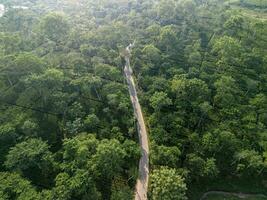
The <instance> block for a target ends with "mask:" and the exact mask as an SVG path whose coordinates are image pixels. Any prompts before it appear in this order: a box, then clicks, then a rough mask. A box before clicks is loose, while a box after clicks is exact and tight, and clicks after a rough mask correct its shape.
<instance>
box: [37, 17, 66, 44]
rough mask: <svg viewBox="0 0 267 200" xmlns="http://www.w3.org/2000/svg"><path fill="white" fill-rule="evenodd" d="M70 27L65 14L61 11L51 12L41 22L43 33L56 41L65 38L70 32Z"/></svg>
mask: <svg viewBox="0 0 267 200" xmlns="http://www.w3.org/2000/svg"><path fill="white" fill-rule="evenodd" d="M69 29H70V28H69V24H68V22H67V20H66V18H65V16H63V15H61V14H59V13H49V14H47V15H46V16H44V17H43V18H42V20H41V22H40V30H41V33H42V34H43V35H44V36H45V37H47V38H48V39H50V40H52V41H55V42H60V41H62V40H64V39H65V38H66V36H67V35H68V33H69Z"/></svg>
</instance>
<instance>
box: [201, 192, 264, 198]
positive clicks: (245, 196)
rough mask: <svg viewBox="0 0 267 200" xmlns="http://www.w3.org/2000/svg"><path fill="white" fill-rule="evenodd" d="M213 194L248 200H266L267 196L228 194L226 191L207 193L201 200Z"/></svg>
mask: <svg viewBox="0 0 267 200" xmlns="http://www.w3.org/2000/svg"><path fill="white" fill-rule="evenodd" d="M212 194H215V195H216V194H217V195H224V196H235V197H238V198H240V199H247V198H251V197H258V198H259V197H260V198H266V199H267V196H266V195H264V194H246V193H242V192H240V193H237V192H226V191H209V192H206V193H204V194H203V195H202V197H201V198H200V200H205V199H206V198H207V197H208V196H209V195H212Z"/></svg>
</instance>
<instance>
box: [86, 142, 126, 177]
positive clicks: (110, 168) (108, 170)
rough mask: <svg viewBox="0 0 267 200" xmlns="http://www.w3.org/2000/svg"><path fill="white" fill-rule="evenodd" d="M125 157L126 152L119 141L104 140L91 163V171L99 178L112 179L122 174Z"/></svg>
mask: <svg viewBox="0 0 267 200" xmlns="http://www.w3.org/2000/svg"><path fill="white" fill-rule="evenodd" d="M125 156H126V152H125V150H124V149H123V148H122V145H121V144H120V143H119V141H117V140H115V139H112V140H106V139H105V140H102V141H101V142H100V143H99V145H98V146H97V149H96V154H95V155H93V157H92V160H91V162H90V165H91V169H92V170H93V171H94V172H95V173H96V175H97V176H98V177H103V178H106V179H111V178H112V177H114V176H115V175H117V174H118V173H119V172H121V170H122V165H123V163H124V158H125Z"/></svg>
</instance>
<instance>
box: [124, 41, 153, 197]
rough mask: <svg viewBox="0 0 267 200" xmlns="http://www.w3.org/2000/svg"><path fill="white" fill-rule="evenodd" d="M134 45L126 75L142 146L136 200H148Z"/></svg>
mask: <svg viewBox="0 0 267 200" xmlns="http://www.w3.org/2000/svg"><path fill="white" fill-rule="evenodd" d="M132 46H133V45H132V44H130V45H129V46H128V47H127V48H126V52H127V55H126V56H125V62H126V64H125V67H124V74H125V77H126V80H127V84H128V88H129V93H130V97H131V101H132V105H133V108H134V114H135V117H136V119H137V126H138V135H139V143H140V146H141V153H142V156H141V159H140V161H139V177H138V179H137V183H136V187H135V200H147V187H148V177H149V147H148V136H147V131H146V126H145V122H144V118H143V114H142V109H141V106H140V104H139V100H138V96H137V92H136V88H135V83H134V80H133V77H132V69H131V66H130V48H131V47H132Z"/></svg>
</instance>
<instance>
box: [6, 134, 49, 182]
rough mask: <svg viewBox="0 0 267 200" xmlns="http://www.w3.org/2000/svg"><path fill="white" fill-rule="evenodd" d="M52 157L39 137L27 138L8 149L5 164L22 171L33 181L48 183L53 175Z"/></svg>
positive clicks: (47, 147) (11, 168)
mask: <svg viewBox="0 0 267 200" xmlns="http://www.w3.org/2000/svg"><path fill="white" fill-rule="evenodd" d="M53 162H54V160H53V157H52V153H51V152H50V151H49V146H48V145H47V144H46V143H45V142H43V141H42V140H40V139H28V140H25V141H24V142H21V143H19V144H17V145H15V146H14V147H12V148H11V149H10V151H9V152H8V155H7V159H6V161H5V166H6V167H7V168H8V169H10V170H12V171H18V172H20V173H22V174H23V175H24V176H26V177H28V178H30V179H31V180H32V181H33V182H34V183H37V184H44V185H48V184H49V181H51V178H53V177H51V175H53Z"/></svg>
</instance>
